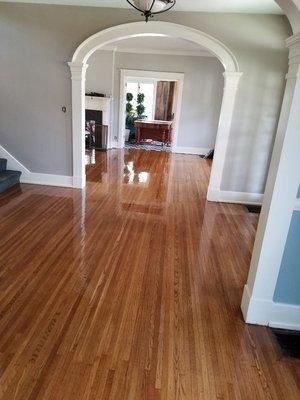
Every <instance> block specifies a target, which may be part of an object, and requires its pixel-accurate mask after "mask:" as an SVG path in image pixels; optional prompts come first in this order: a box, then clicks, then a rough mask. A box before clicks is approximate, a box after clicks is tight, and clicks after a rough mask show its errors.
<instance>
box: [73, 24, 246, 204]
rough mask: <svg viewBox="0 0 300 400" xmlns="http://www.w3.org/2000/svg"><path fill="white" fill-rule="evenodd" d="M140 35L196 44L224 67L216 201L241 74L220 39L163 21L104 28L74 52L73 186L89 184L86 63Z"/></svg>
mask: <svg viewBox="0 0 300 400" xmlns="http://www.w3.org/2000/svg"><path fill="white" fill-rule="evenodd" d="M138 36H167V37H173V38H180V39H185V40H188V41H191V42H194V43H197V44H199V45H200V46H202V47H205V48H206V49H208V50H209V51H210V52H211V53H213V54H214V55H215V56H216V57H217V58H218V59H219V60H220V62H221V63H222V64H223V66H224V69H225V72H224V82H225V83H224V93H223V100H222V106H221V111H220V119H219V125H218V132H217V137H216V144H215V155H214V161H213V165H212V171H211V177H210V183H209V189H208V199H209V200H216V197H217V193H218V192H219V190H220V187H221V179H222V174H223V168H224V164H225V155H226V149H227V144H228V139H229V133H230V128H231V120H232V115H233V110H234V103H235V98H236V93H237V89H238V83H239V80H240V77H241V75H242V73H241V72H240V71H239V66H238V63H237V60H236V58H235V56H234V55H233V53H232V52H231V51H230V50H229V49H228V48H227V47H226V46H225V45H224V44H223V43H222V42H220V41H219V40H217V39H215V38H214V37H212V36H210V35H208V34H206V33H204V32H201V31H198V30H196V29H192V28H189V27H187V26H184V25H178V24H173V23H169V22H162V21H155V22H154V21H151V22H148V24H145V22H133V23H129V24H123V25H117V26H114V27H112V28H109V29H105V30H103V31H100V32H98V33H96V34H95V35H92V36H91V37H89V38H88V39H87V40H85V41H84V42H83V43H82V44H81V45H80V46H79V47H78V48H77V50H76V51H75V53H74V55H73V58H72V61H71V62H70V63H69V66H70V69H71V79H72V139H73V187H76V188H84V187H85V182H86V181H85V162H84V150H85V143H84V120H85V116H84V112H85V76H86V69H87V67H88V65H87V63H86V62H87V60H88V58H89V57H90V56H91V54H92V53H93V52H94V51H96V50H98V49H100V48H101V47H103V46H105V45H107V44H109V43H112V42H114V41H116V40H120V39H127V38H132V37H138Z"/></svg>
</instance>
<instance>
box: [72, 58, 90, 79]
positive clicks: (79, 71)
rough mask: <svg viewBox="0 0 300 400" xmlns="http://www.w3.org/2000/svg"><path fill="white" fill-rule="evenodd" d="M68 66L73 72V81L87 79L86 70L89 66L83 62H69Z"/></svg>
mask: <svg viewBox="0 0 300 400" xmlns="http://www.w3.org/2000/svg"><path fill="white" fill-rule="evenodd" d="M68 66H69V67H70V70H71V79H72V80H78V81H80V80H82V79H83V78H84V77H85V72H86V69H87V68H88V64H85V63H81V62H68Z"/></svg>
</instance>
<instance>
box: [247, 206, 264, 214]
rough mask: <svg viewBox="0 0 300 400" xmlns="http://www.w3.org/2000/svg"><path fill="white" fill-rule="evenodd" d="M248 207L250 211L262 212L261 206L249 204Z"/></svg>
mask: <svg viewBox="0 0 300 400" xmlns="http://www.w3.org/2000/svg"><path fill="white" fill-rule="evenodd" d="M246 208H247V210H248V211H249V212H250V213H254V214H260V212H261V206H254V205H248V206H246Z"/></svg>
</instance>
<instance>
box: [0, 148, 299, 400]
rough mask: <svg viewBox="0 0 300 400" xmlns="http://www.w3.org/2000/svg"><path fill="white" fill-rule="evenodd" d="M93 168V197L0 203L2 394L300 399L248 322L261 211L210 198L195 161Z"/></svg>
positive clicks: (151, 155)
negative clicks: (244, 310)
mask: <svg viewBox="0 0 300 400" xmlns="http://www.w3.org/2000/svg"><path fill="white" fill-rule="evenodd" d="M93 157H94V161H93V160H92V159H93ZM90 159H91V162H90V163H88V165H87V167H86V169H87V188H86V191H80V190H72V189H66V188H54V187H52V188H51V187H46V186H44V187H43V186H33V185H22V186H21V190H20V189H14V190H12V191H10V192H9V193H7V194H6V195H4V196H2V197H0V220H1V235H0V266H1V269H0V288H1V291H0V296H1V297H0V299H1V302H0V348H1V351H0V362H1V368H0V399H5V400H10V399H18V400H27V399H31V400H33V399H40V400H50V399H51V400H60V399H61V400H77V399H78V400H79V399H80V400H83V399H84V400H86V399H95V400H96V399H97V400H101V399H112V400H117V399H118V400H125V399H126V400H141V399H145V400H174V399H187V400H199V399H204V400H211V399H223V400H225V399H228V400H229V399H230V400H233V399H239V400H255V399H261V400H265V399H273V400H274V399H276V400H282V399H285V400H295V399H297V398H299V396H300V387H299V382H300V371H299V363H297V362H294V361H292V360H286V359H282V357H281V356H280V353H279V352H278V349H277V347H276V345H275V343H274V341H273V339H272V336H271V335H270V334H269V332H268V330H267V329H266V328H263V327H255V326H247V325H245V324H244V322H243V320H242V317H241V312H240V308H239V306H240V301H241V296H242V290H243V285H244V283H245V281H246V277H247V272H248V266H249V261H250V257H251V250H252V246H253V240H254V235H255V229H256V225H257V219H258V215H257V214H250V213H249V212H248V211H247V210H246V208H245V207H243V206H239V205H229V204H218V203H207V202H206V190H207V185H208V180H209V174H210V161H207V160H203V159H201V158H199V157H197V156H188V155H172V154H168V153H159V152H148V151H141V150H125V151H120V150H110V151H108V152H95V153H94V155H91V156H90ZM93 162H95V163H93Z"/></svg>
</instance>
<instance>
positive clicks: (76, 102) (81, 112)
mask: <svg viewBox="0 0 300 400" xmlns="http://www.w3.org/2000/svg"><path fill="white" fill-rule="evenodd" d="M68 64H69V67H70V70H71V79H72V146H73V187H74V188H80V189H81V188H84V187H85V183H86V180H85V154H84V152H85V134H84V132H85V93H84V91H85V74H86V69H87V67H88V65H87V64H84V63H76V62H70V63H68Z"/></svg>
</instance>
